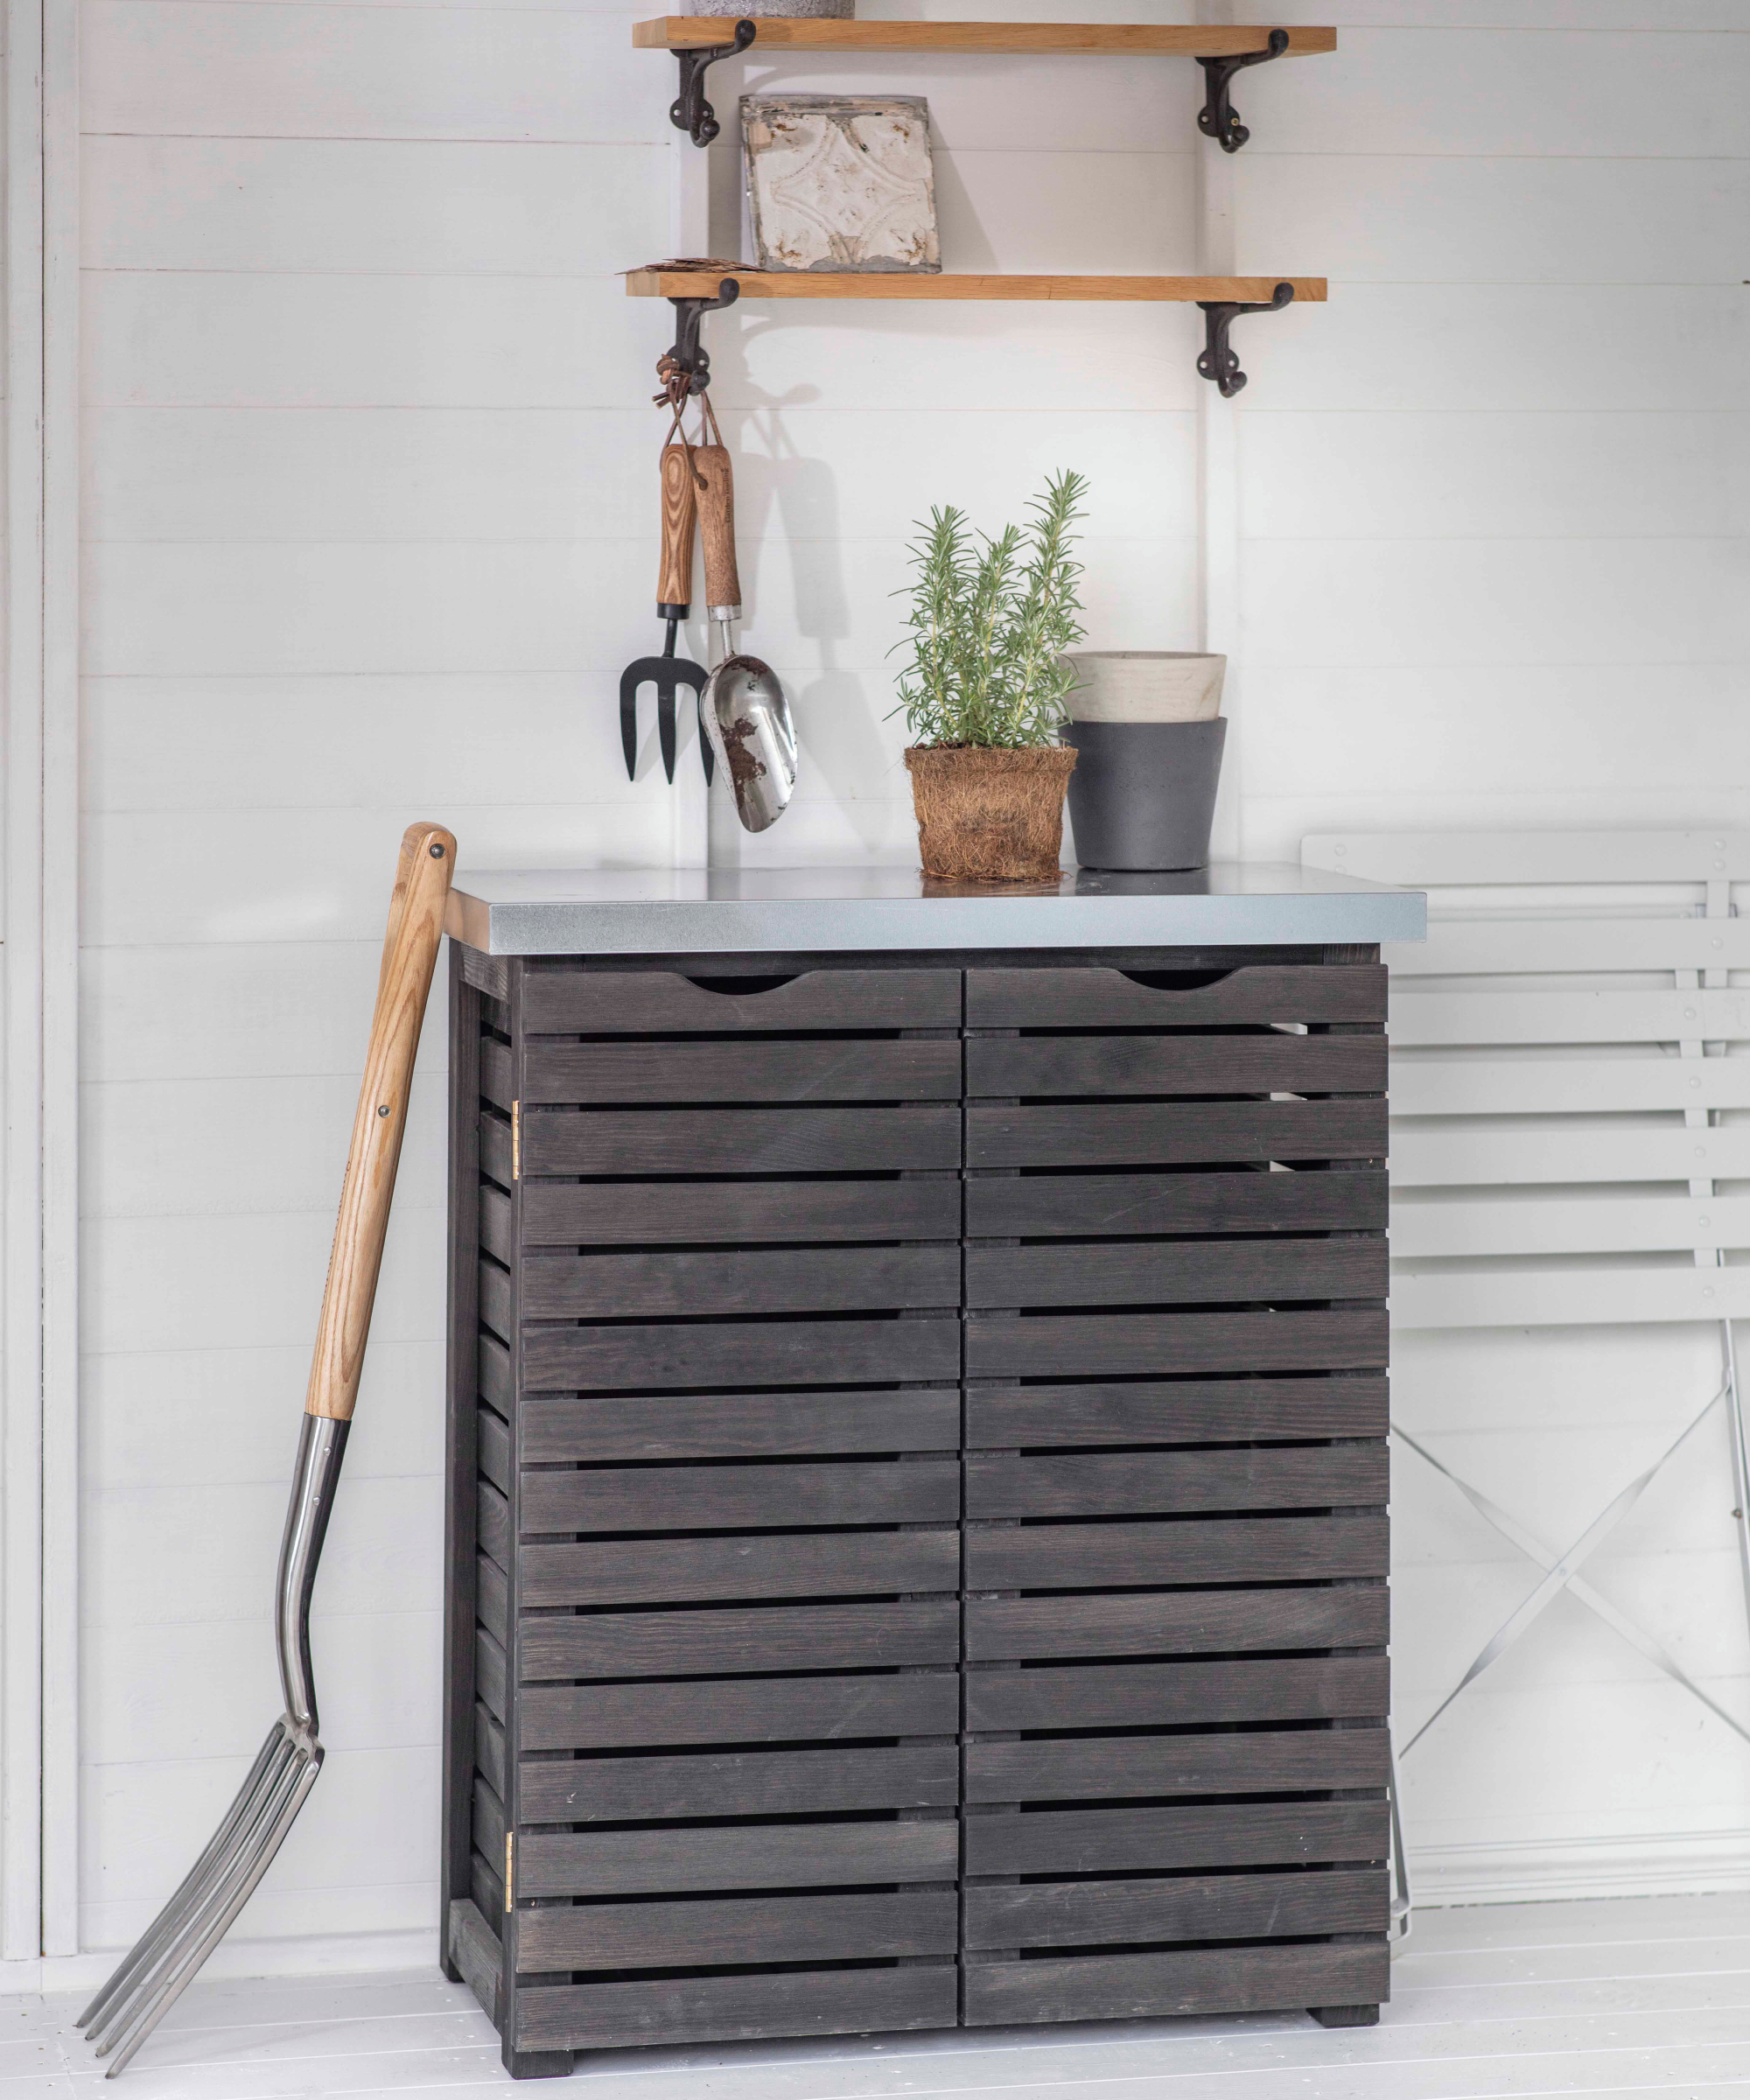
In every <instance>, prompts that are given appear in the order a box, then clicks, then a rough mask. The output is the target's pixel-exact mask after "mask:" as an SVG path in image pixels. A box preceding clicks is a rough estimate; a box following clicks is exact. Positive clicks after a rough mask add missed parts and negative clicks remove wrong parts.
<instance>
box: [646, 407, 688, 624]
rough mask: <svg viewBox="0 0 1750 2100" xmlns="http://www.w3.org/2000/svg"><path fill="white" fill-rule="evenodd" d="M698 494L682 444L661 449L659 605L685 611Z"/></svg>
mask: <svg viewBox="0 0 1750 2100" xmlns="http://www.w3.org/2000/svg"><path fill="white" fill-rule="evenodd" d="M696 514H697V488H696V487H695V485H694V481H693V475H692V469H691V468H690V466H689V465H688V464H687V448H686V446H685V445H683V444H665V445H664V446H663V447H662V574H661V575H660V576H659V577H657V578H656V603H657V604H658V605H659V606H680V607H681V608H682V610H683V613H684V611H685V609H686V607H687V606H689V605H690V603H691V601H692V596H693V522H694V518H695V515H696Z"/></svg>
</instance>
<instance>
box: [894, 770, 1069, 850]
mask: <svg viewBox="0 0 1750 2100" xmlns="http://www.w3.org/2000/svg"><path fill="white" fill-rule="evenodd" d="M1075 764H1076V755H1075V752H1073V751H1069V750H1066V749H1065V747H1064V746H1062V745H1061V744H1040V745H1031V746H1024V747H1022V748H1020V749H1018V750H1017V749H1005V748H1004V747H1001V746H985V745H977V744H964V745H953V744H914V745H913V746H912V747H911V748H910V750H908V751H907V753H906V770H907V773H909V774H911V776H912V805H913V807H914V809H915V810H916V811H917V817H918V845H919V848H920V850H921V852H922V855H923V864H924V873H925V874H926V875H932V876H935V878H936V879H937V880H938V881H946V882H1044V881H1047V880H1050V879H1054V878H1055V876H1056V874H1057V870H1058V861H1059V857H1060V855H1061V852H1062V850H1063V793H1064V789H1065V788H1066V787H1067V786H1068V783H1069V779H1070V775H1071V774H1073V773H1074V771H1075Z"/></svg>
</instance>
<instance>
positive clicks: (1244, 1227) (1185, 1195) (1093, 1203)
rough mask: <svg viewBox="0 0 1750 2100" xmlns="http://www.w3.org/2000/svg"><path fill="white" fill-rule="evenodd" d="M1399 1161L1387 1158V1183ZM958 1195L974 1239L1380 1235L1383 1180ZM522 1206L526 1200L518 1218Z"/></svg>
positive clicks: (1245, 1177) (1185, 1180)
mask: <svg viewBox="0 0 1750 2100" xmlns="http://www.w3.org/2000/svg"><path fill="white" fill-rule="evenodd" d="M1393 1147H1394V1152H1395V1154H1397V1155H1400V1157H1401V1149H1402V1140H1401V1139H1399V1138H1394V1139H1393ZM1400 1157H1394V1159H1393V1162H1392V1166H1393V1173H1394V1175H1397V1170H1398V1167H1399V1165H1400ZM899 1186H900V1187H921V1188H928V1187H933V1186H934V1184H932V1183H929V1182H901V1183H900V1184H899ZM965 1187H966V1231H967V1236H968V1237H969V1238H971V1239H993V1240H994V1239H1021V1240H1025V1239H1066V1238H1076V1237H1079V1236H1082V1235H1084V1234H1085V1235H1087V1236H1089V1237H1090V1238H1092V1237H1094V1236H1096V1235H1099V1234H1123V1235H1125V1236H1131V1235H1134V1236H1137V1237H1138V1238H1140V1237H1141V1236H1144V1235H1145V1234H1149V1233H1194V1232H1383V1231H1384V1229H1385V1220H1386V1177H1385V1175H1384V1173H1383V1171H1381V1170H1379V1169H1377V1168H1372V1167H1363V1168H1362V1169H1360V1170H1358V1171H1357V1172H1356V1173H1344V1174H1321V1173H1257V1172H1250V1173H1231V1174H1185V1173H1180V1174H1075V1175H1068V1174H1051V1175H1042V1174H1026V1175H1020V1174H1015V1175H1009V1174H1004V1175H991V1176H989V1177H977V1176H975V1177H974V1178H973V1179H972V1180H969V1181H968V1182H967V1183H966V1184H965ZM523 1208H524V1215H525V1216H526V1215H527V1213H528V1196H527V1195H526V1194H525V1196H524V1198H523Z"/></svg>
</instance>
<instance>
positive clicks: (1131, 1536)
mask: <svg viewBox="0 0 1750 2100" xmlns="http://www.w3.org/2000/svg"><path fill="white" fill-rule="evenodd" d="M1387 1566H1388V1549H1387V1541H1386V1523H1385V1519H1384V1518H1383V1516H1379V1517H1373V1516H1347V1517H1341V1518H1338V1517H1298V1516H1276V1517H1269V1516H1265V1517H1249V1518H1236V1519H1233V1520H1231V1521H1229V1520H1223V1519H1217V1518H1206V1519H1201V1520H1199V1521H1197V1522H1180V1523H1134V1524H1127V1523H1103V1524H1041V1525H1039V1526H1037V1527H1033V1526H1025V1527H1024V1526H1011V1525H998V1526H996V1527H994V1528H993V1529H991V1530H984V1528H983V1527H981V1526H974V1527H973V1528H971V1529H970V1530H968V1532H967V1534H966V1585H967V1587H968V1588H969V1589H977V1590H1055V1589H1084V1590H1085V1589H1100V1588H1103V1587H1106V1586H1115V1587H1116V1586H1119V1585H1125V1586H1132V1587H1134V1586H1140V1585H1143V1584H1153V1583H1162V1584H1166V1583H1189V1582H1199V1583H1201V1582H1208V1583H1219V1582H1319V1581H1337V1580H1341V1579H1346V1578H1347V1579H1356V1578H1360V1577H1365V1576H1379V1575H1383V1574H1385V1573H1386V1572H1387Z"/></svg>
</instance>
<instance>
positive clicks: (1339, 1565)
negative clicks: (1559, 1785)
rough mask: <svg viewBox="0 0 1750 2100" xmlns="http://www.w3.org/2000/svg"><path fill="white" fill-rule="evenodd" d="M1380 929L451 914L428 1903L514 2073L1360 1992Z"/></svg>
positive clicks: (1378, 1429)
mask: <svg viewBox="0 0 1750 2100" xmlns="http://www.w3.org/2000/svg"><path fill="white" fill-rule="evenodd" d="M451 955H452V967H451V1343H450V1348H451V1372H450V1457H449V1474H450V1502H449V1572H450V1594H449V1600H448V1701H447V1712H446V1720H445V1749H444V1758H445V1784H444V1799H445V1831H444V1895H443V1901H444V1924H445V1950H446V1960H447V1964H448V1966H449V1967H450V1969H451V1973H452V1974H454V1975H459V1976H463V1977H465V1978H466V1979H467V1980H468V1981H469V1983H470V1984H472V1986H473V1988H474V1989H475V1991H477V1993H478V1994H479V1998H480V2000H481V2002H482V2004H483V2005H485V2006H486V2010H487V2012H489V2014H490V2015H491V2016H492V2018H493V2020H494V2022H495V2024H496V2025H497V2026H498V2027H499V2029H500V2033H501V2034H502V2035H503V2038H504V2049H505V2060H506V2061H507V2064H508V2065H509V2067H510V2068H511V2069H512V2070H513V2072H514V2073H516V2074H517V2075H549V2074H555V2073H560V2072H563V2071H566V2070H569V2069H570V2068H571V2065H572V2062H573V2059H574V2056H575V2054H577V2053H578V2052H583V2051H588V2050H592V2049H604V2048H618V2047H626V2046H627V2045H630V2044H638V2043H652V2044H656V2043H676V2042H686V2041H704V2040H725V2039H735V2038H753V2037H761V2036H779V2035H784V2036H806V2035H812V2034H819V2035H826V2034H837V2033H861V2032H865V2031H870V2032H873V2031H883V2030H897V2029H905V2028H941V2027H949V2026H956V2025H963V2026H986V2025H993V2024H1008V2023H1013V2022H1039V2021H1052V2020H1079V2019H1119V2018H1126V2017H1131V2016H1135V2015H1145V2014H1147V2015H1158V2014H1162V2013H1176V2012H1186V2013H1210V2012H1237V2011H1253V2010H1262V2009H1274V2008H1292V2007H1304V2008H1306V2010H1308V2011H1310V2012H1313V2014H1314V2016H1315V2017H1317V2018H1320V2019H1325V2020H1326V2021H1327V2023H1330V2024H1360V2023H1362V2022H1365V2021H1367V2020H1369V2019H1375V2018H1376V2017H1377V2009H1378V2005H1379V2003H1380V2001H1381V2000H1382V1999H1383V1998H1384V1997H1385V1996H1386V1994H1387V1989H1388V1985H1387V1939H1386V1930H1387V1905H1388V1894H1387V1887H1386V1853H1387V1808H1386V1796H1385V1782H1386V1777H1387V1749H1386V1732H1385V1720H1386V1715H1387V1712H1388V1710H1389V1698H1388V1682H1387V1661H1386V1643H1387V1631H1388V1625H1387V1594H1386V1587H1385V1580H1386V1573H1387V1523H1386V1509H1385V1505H1386V1500H1387V1485H1386V1446H1385V1441H1384V1439H1385V1428H1386V1392H1385V1367H1386V1316H1385V1307H1384V1300H1385V1291H1386V1283H1385V1244H1386V1243H1385V1221H1386V1211H1385V1201H1386V1197H1385V1175H1384V1152H1385V1099H1384V1095H1385V1040H1384V1036H1383V1019H1384V1013H1385V983H1384V977H1385V973H1384V971H1383V970H1382V969H1381V968H1380V967H1379V966H1378V963H1377V962H1376V951H1374V950H1371V949H1354V948H1349V949H1303V950H1299V951H1283V950H1274V951H1251V952H1248V951H1238V952H1236V953H1234V954H1233V955H1232V956H1224V957H1222V958H1221V960H1220V962H1219V964H1218V965H1216V966H1214V967H1212V966H1211V961H1210V958H1209V957H1208V956H1207V955H1198V956H1189V955H1176V954H1175V953H1174V952H1173V951H1159V952H1152V953H1149V954H1145V955H1130V956H1125V957H1124V967H1123V968H1120V967H1117V966H1115V964H1114V963H1113V962H1112V961H1110V960H1108V959H1099V960H1096V959H1094V958H1093V957H1091V956H1090V957H1085V958H1084V957H1079V956H1075V955H1073V954H1072V955H1069V956H1061V955H1059V956H1052V957H1050V959H1049V961H1048V963H1044V964H1042V965H1041V966H1037V967H1016V966H1015V965H1016V962H1017V960H1018V958H1016V957H1015V956H1012V955H1004V956H997V955H991V956H981V955H978V954H968V955H956V956H945V957H927V958H925V959H923V960H922V961H921V962H920V961H919V960H918V959H916V958H907V957H903V956H896V957H894V958H893V959H892V960H891V961H888V960H886V959H885V958H881V957H875V958H871V957H869V956H809V957H802V958H787V959H786V963H787V966H786V967H785V968H784V969H783V970H776V969H774V965H773V963H771V962H770V961H769V960H764V959H762V958H760V957H757V956H746V957H735V956H729V957H713V958H709V959H701V960H700V961H698V962H696V963H693V964H691V965H690V966H686V967H683V965H682V964H681V963H677V962H676V961H673V960H667V959H663V958H654V957H653V958H650V959H648V960H644V961H639V960H633V961H627V960H626V959H616V960H614V961H613V962H603V963H592V962H590V961H588V960H586V959H584V958H582V957H558V958H550V957H543V958H539V959H535V958H525V957H510V958H507V957H489V956H485V955H482V954H481V953H479V951H477V950H475V949H471V948H468V947H466V946H465V945H463V944H462V943H460V942H456V943H452V950H451ZM1020 960H1023V961H1025V960H1026V958H1025V957H1023V958H1020Z"/></svg>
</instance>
